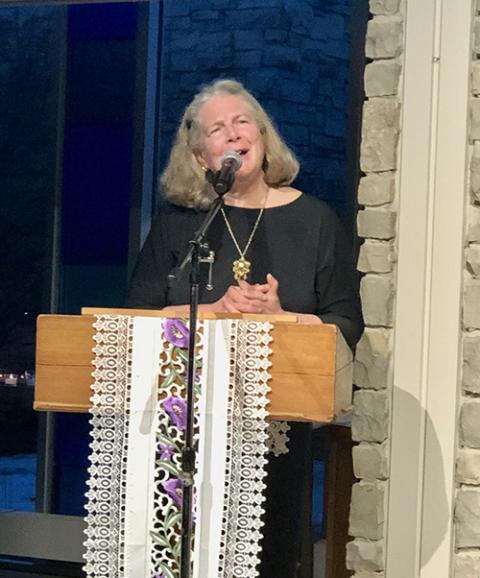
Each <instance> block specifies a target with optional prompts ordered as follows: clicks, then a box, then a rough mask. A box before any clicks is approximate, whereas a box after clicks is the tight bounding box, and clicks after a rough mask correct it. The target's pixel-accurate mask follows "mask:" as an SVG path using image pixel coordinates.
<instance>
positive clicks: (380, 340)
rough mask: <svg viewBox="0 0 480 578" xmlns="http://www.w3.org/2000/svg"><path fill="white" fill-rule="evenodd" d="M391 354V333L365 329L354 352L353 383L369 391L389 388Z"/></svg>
mask: <svg viewBox="0 0 480 578" xmlns="http://www.w3.org/2000/svg"><path fill="white" fill-rule="evenodd" d="M391 352H392V342H391V331H389V330H388V329H373V328H371V327H367V328H366V329H365V331H364V333H363V335H362V338H361V339H360V341H359V342H358V344H357V349H356V352H355V365H354V375H353V380H354V383H355V384H356V385H357V386H358V387H363V388H369V389H384V388H386V387H387V386H389V385H390V382H391V375H390V372H389V369H390V359H391Z"/></svg>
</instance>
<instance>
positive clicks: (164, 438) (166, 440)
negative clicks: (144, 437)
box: [157, 432, 178, 450]
mask: <svg viewBox="0 0 480 578" xmlns="http://www.w3.org/2000/svg"><path fill="white" fill-rule="evenodd" d="M157 441H158V442H161V443H163V444H167V445H169V446H173V447H175V448H177V450H178V445H177V442H176V441H175V440H174V439H173V438H171V437H170V436H169V435H168V434H166V433H160V432H157Z"/></svg>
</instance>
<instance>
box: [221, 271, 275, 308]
mask: <svg viewBox="0 0 480 578" xmlns="http://www.w3.org/2000/svg"><path fill="white" fill-rule="evenodd" d="M218 304H219V305H220V307H221V308H222V310H223V311H226V312H228V313H282V312H283V309H282V305H281V303H280V299H279V297H278V281H277V280H276V279H275V277H274V276H273V275H271V274H270V273H269V274H268V275H267V282H266V283H263V284H259V283H255V284H254V285H251V284H250V283H248V282H247V281H239V282H238V285H231V286H230V287H229V288H228V289H227V291H226V292H225V295H224V296H223V297H222V298H221V299H220V300H219V301H218Z"/></svg>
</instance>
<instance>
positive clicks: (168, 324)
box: [163, 319, 189, 349]
mask: <svg viewBox="0 0 480 578" xmlns="http://www.w3.org/2000/svg"><path fill="white" fill-rule="evenodd" d="M163 329H164V330H165V337H166V338H167V340H168V341H170V343H173V345H176V346H177V347H181V348H183V349H184V348H185V347H188V337H189V331H188V327H187V326H186V325H185V322H184V321H182V320H181V319H165V321H164V322H163Z"/></svg>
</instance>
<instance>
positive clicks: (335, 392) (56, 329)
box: [34, 308, 353, 578]
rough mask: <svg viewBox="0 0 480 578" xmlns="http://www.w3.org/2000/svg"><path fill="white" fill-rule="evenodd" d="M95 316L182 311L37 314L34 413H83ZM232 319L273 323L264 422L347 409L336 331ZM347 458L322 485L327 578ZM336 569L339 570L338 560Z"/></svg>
mask: <svg viewBox="0 0 480 578" xmlns="http://www.w3.org/2000/svg"><path fill="white" fill-rule="evenodd" d="M95 314H98V315H100V314H112V315H122V314H123V315H130V316H138V317H151V316H155V317H184V313H179V314H178V315H175V314H172V313H169V314H168V315H166V314H164V313H162V312H161V311H152V310H133V309H96V308H85V309H83V310H82V315H41V316H40V317H39V318H38V322H37V354H36V386H35V401H34V408H35V409H36V410H41V411H61V412H86V411H88V409H89V408H90V405H91V404H90V395H91V391H90V386H91V384H92V382H93V378H92V376H91V374H92V371H93V366H92V361H93V359H94V354H93V351H92V350H93V347H94V346H95V342H94V339H93V337H94V335H95V329H94V327H93V323H94V321H95ZM226 317H232V316H227V315H219V314H215V315H214V314H203V315H201V316H200V319H202V318H203V319H222V318H223V319H224V318H226ZM239 317H241V318H243V319H253V320H259V321H270V322H272V323H273V325H274V328H273V330H272V332H271V336H272V337H273V341H272V343H271V345H270V346H271V349H272V355H271V357H270V361H271V363H272V366H271V368H270V374H271V380H270V381H269V385H270V387H271V393H270V394H269V399H270V403H269V406H268V410H269V413H270V417H271V418H273V419H277V420H289V421H310V422H322V423H332V422H334V421H335V420H336V419H337V418H339V417H341V416H342V415H343V414H345V413H346V412H347V411H349V410H350V408H351V401H352V376H353V359H352V352H351V351H350V349H349V347H348V346H347V344H346V342H345V340H344V338H343V336H342V334H341V332H340V331H339V330H338V329H337V327H336V326H334V325H304V324H298V323H296V317H295V316H294V315H284V316H273V317H272V316H268V317H267V316H258V315H257V316H253V315H244V316H239ZM342 429H345V428H342ZM334 447H335V444H334ZM344 453H345V452H344ZM348 453H349V458H348V460H346V458H344V459H343V461H342V463H341V464H340V463H339V460H338V459H335V460H334V468H333V469H332V471H331V472H330V474H329V478H330V480H331V481H330V482H329V483H328V485H329V486H332V487H330V488H327V494H330V498H329V500H328V501H329V502H330V505H331V507H329V504H328V503H327V505H326V507H327V512H328V513H329V522H328V526H327V539H326V541H327V550H326V558H327V576H328V577H329V578H340V577H342V578H343V576H346V575H347V574H345V573H344V572H346V570H343V569H340V568H338V563H336V562H335V559H337V560H338V559H340V560H343V559H344V552H345V549H344V548H345V543H346V541H347V530H346V528H347V526H348V507H347V509H346V510H345V508H343V510H344V511H343V513H342V514H341V515H340V516H337V512H336V510H337V504H338V503H339V500H341V501H342V502H347V501H348V503H349V501H350V498H349V496H350V490H351V476H350V478H349V479H348V480H347V481H346V482H345V483H344V484H341V483H339V481H340V480H339V475H338V474H339V473H340V474H341V473H342V472H345V471H347V470H348V467H349V464H348V463H347V464H346V467H345V462H346V461H349V462H350V464H351V458H350V452H349V449H348ZM337 454H338V452H335V455H337ZM350 469H351V465H350ZM332 472H333V474H332ZM332 475H333V477H332ZM344 477H345V476H344ZM342 486H343V487H342ZM332 509H335V512H333V511H332ZM339 518H341V520H340V519H339ZM329 558H330V566H331V567H332V568H333V566H337V570H329ZM341 564H342V565H343V567H344V563H341ZM338 570H340V571H338ZM303 576H310V573H309V572H308V571H307V572H306V573H305V574H303Z"/></svg>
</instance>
